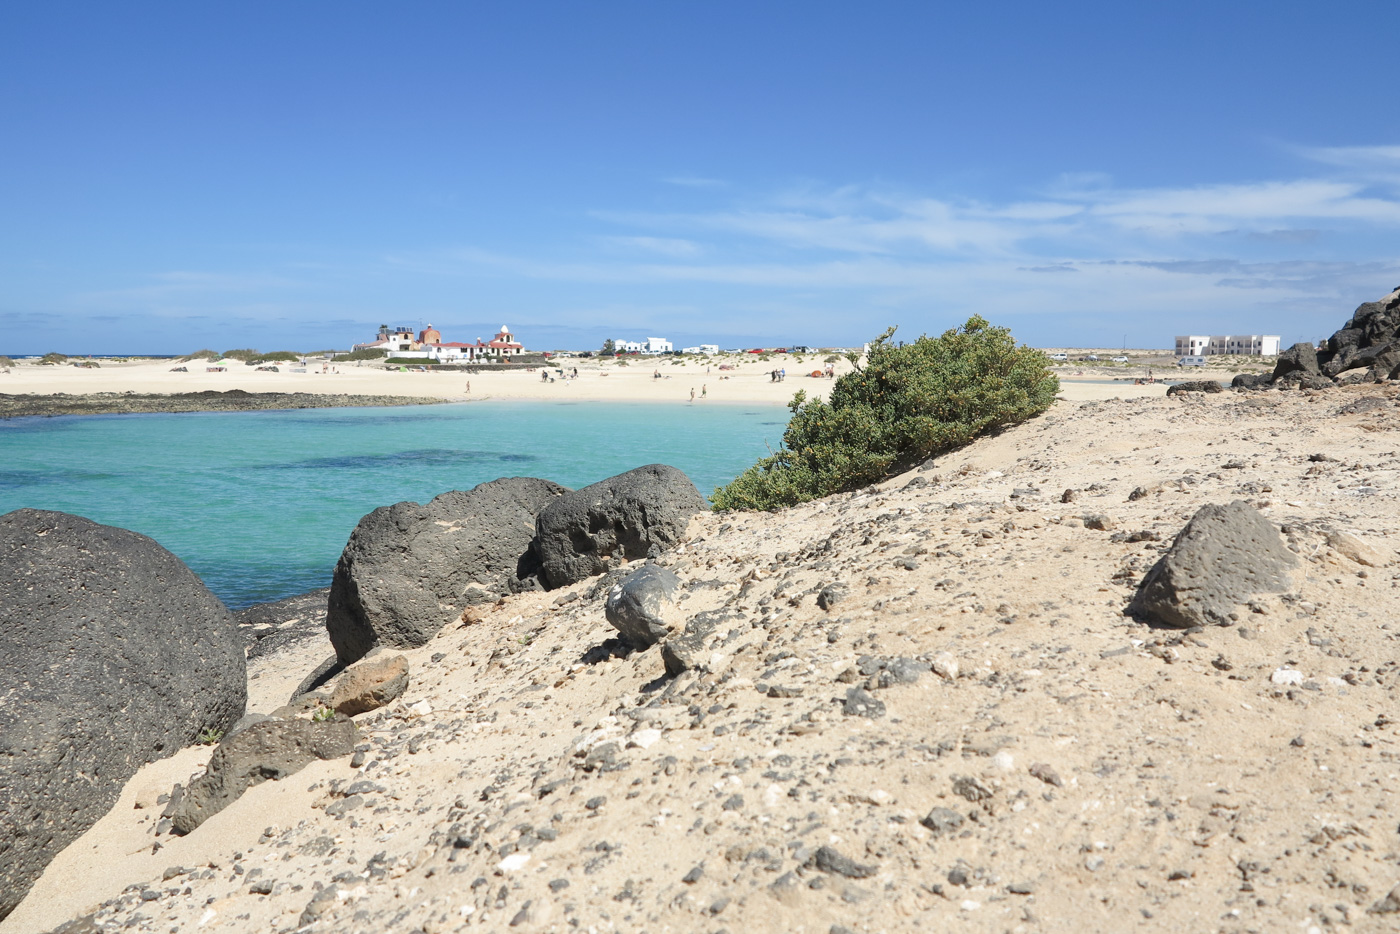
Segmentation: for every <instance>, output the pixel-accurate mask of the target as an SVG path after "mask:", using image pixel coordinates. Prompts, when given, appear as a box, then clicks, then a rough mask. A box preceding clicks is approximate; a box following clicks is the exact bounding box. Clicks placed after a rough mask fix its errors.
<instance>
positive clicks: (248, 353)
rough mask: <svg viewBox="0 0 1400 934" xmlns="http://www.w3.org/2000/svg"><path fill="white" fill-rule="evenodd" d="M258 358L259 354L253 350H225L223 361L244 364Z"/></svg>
mask: <svg viewBox="0 0 1400 934" xmlns="http://www.w3.org/2000/svg"><path fill="white" fill-rule="evenodd" d="M257 358H258V352H257V351H256V350H251V349H245V350H225V351H224V356H223V359H225V360H241V361H243V362H244V363H247V362H248V361H250V360H256V359H257Z"/></svg>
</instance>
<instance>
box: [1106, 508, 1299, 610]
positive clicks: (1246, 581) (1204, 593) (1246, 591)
mask: <svg viewBox="0 0 1400 934" xmlns="http://www.w3.org/2000/svg"><path fill="white" fill-rule="evenodd" d="M1300 566H1301V562H1300V561H1299V560H1298V556H1297V555H1295V554H1293V552H1291V551H1289V550H1288V546H1287V545H1286V544H1285V543H1284V541H1283V536H1282V535H1280V534H1279V531H1278V529H1277V528H1275V527H1274V525H1273V523H1271V522H1270V521H1269V520H1268V519H1265V518H1264V517H1263V516H1262V515H1261V514H1260V513H1259V511H1258V510H1257V509H1255V508H1254V507H1253V506H1251V505H1249V504H1248V503H1245V502H1243V501H1241V500H1236V501H1235V502H1233V503H1230V504H1228V505H1225V506H1219V505H1209V506H1202V507H1201V508H1200V509H1199V510H1197V512H1196V514H1195V515H1194V516H1192V517H1191V521H1190V522H1188V523H1186V526H1185V528H1183V529H1182V530H1181V532H1180V533H1178V534H1177V536H1176V540H1175V541H1174V542H1172V546H1171V548H1170V549H1168V551H1167V553H1166V554H1165V555H1163V556H1162V558H1161V560H1160V561H1158V562H1157V563H1156V564H1155V565H1153V566H1152V569H1151V570H1149V571H1148V572H1147V576H1146V577H1144V578H1143V580H1142V584H1141V585H1140V586H1139V587H1138V591H1137V594H1136V596H1135V597H1134V598H1133V601H1132V603H1131V604H1130V605H1129V607H1128V612H1129V613H1131V614H1132V615H1134V616H1139V617H1145V618H1147V619H1150V620H1154V621H1156V622H1159V623H1163V624H1165V625H1167V626H1175V627H1178V628H1182V629H1188V628H1190V627H1192V626H1212V625H1219V626H1229V625H1231V624H1232V623H1234V622H1235V621H1236V618H1237V616H1238V613H1237V612H1236V611H1237V609H1238V608H1239V607H1240V606H1241V605H1243V604H1246V603H1248V602H1249V601H1250V600H1251V599H1253V598H1254V597H1255V596H1257V595H1261V594H1272V593H1283V592H1285V591H1287V590H1288V589H1289V588H1290V587H1291V586H1292V585H1293V584H1294V583H1295V582H1296V580H1295V572H1296V571H1297V570H1298V569H1299V567H1300Z"/></svg>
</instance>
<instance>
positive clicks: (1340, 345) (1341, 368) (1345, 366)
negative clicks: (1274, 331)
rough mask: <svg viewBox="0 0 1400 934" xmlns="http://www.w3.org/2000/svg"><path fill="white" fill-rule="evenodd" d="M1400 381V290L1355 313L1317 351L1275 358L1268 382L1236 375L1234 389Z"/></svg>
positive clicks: (1296, 348) (1302, 346)
mask: <svg viewBox="0 0 1400 934" xmlns="http://www.w3.org/2000/svg"><path fill="white" fill-rule="evenodd" d="M1383 379H1400V288H1397V289H1396V290H1395V291H1393V292H1391V293H1390V294H1389V295H1387V296H1385V297H1384V298H1382V299H1381V300H1380V301H1375V302H1366V303H1365V304H1363V305H1361V306H1360V307H1358V308H1357V309H1356V311H1355V312H1354V313H1353V314H1352V316H1351V320H1350V321H1348V322H1347V323H1346V326H1345V327H1343V328H1342V329H1341V330H1339V331H1337V332H1336V333H1334V334H1333V335H1332V336H1331V337H1330V338H1328V339H1327V340H1326V341H1324V342H1323V343H1322V345H1321V346H1319V347H1314V346H1313V345H1312V344H1311V343H1308V342H1303V343H1298V344H1294V345H1293V346H1292V347H1290V348H1288V349H1287V350H1285V351H1284V352H1283V353H1281V354H1279V357H1278V362H1277V363H1276V364H1274V371H1273V373H1271V374H1269V375H1268V376H1259V375H1253V374H1241V375H1239V376H1236V377H1235V379H1234V381H1233V382H1231V384H1230V385H1231V386H1233V387H1235V388H1237V389H1268V388H1301V389H1322V388H1326V387H1329V386H1335V385H1338V384H1342V385H1347V384H1351V383H1359V382H1371V383H1373V382H1377V381H1378V380H1383Z"/></svg>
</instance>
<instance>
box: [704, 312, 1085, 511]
mask: <svg viewBox="0 0 1400 934" xmlns="http://www.w3.org/2000/svg"><path fill="white" fill-rule="evenodd" d="M893 334H894V328H890V329H889V330H888V331H886V332H885V333H884V334H882V335H881V336H880V337H879V338H877V339H876V340H875V341H873V342H872V343H871V345H870V355H869V357H868V359H867V361H866V364H865V366H864V368H859V367H858V368H857V369H856V371H855V372H853V373H848V374H846V375H845V376H842V377H841V378H839V379H838V380H836V382H835V384H834V385H833V386H832V387H831V400H830V401H829V402H823V401H822V400H820V399H808V398H807V396H806V393H804V392H800V391H799V392H798V393H797V395H796V396H794V397H793V400H792V402H791V403H790V404H789V405H788V408H789V409H791V410H792V419H791V420H790V421H789V422H788V426H787V430H786V431H785V432H784V433H783V446H782V447H781V448H779V449H778V451H777V453H775V454H773V455H772V456H771V457H766V458H763V459H762V460H760V461H759V462H758V463H757V464H755V465H754V466H752V467H750V468H749V469H748V470H746V471H744V473H742V474H740V475H739V476H738V477H737V478H736V479H735V480H734V482H732V483H730V484H729V485H728V486H723V487H720V488H719V489H717V490H715V492H714V495H713V496H712V497H711V500H712V501H713V502H714V504H715V507H716V508H717V509H777V508H779V507H782V506H791V505H794V504H796V503H802V502H806V501H808V500H812V499H816V498H818V497H821V496H828V495H830V494H832V493H839V492H842V491H845V490H851V489H855V488H857V487H861V486H865V485H868V484H871V483H875V482H878V481H880V480H882V479H884V478H885V477H888V476H889V475H890V474H892V473H897V472H899V471H901V470H906V469H908V468H909V467H912V466H913V465H915V464H917V463H919V462H920V461H922V460H925V459H927V458H929V457H932V456H934V455H936V454H941V453H944V452H946V451H950V450H952V449H954V448H958V447H962V446H963V445H965V444H967V443H969V442H970V441H972V440H973V439H974V438H976V437H977V436H979V435H981V434H984V433H986V432H988V431H995V430H998V429H1001V428H1005V427H1007V426H1010V425H1014V424H1017V423H1018V422H1022V421H1025V420H1026V419H1028V418H1030V417H1032V416H1035V415H1039V414H1040V413H1041V412H1044V411H1045V410H1046V409H1047V408H1049V407H1050V404H1051V403H1052V402H1053V401H1054V399H1055V394H1056V393H1058V392H1059V390H1060V381H1059V379H1057V378H1056V377H1055V376H1054V375H1053V374H1052V373H1050V371H1049V369H1048V366H1049V363H1050V361H1049V358H1048V357H1046V356H1045V354H1043V353H1041V352H1040V351H1038V350H1035V349H1033V348H1030V347H1025V346H1019V347H1018V346H1017V345H1016V342H1015V340H1014V339H1013V338H1012V337H1011V332H1010V330H1008V329H1007V328H998V327H992V326H991V325H990V324H988V323H987V322H986V321H985V320H984V319H982V318H980V317H973V318H970V319H968V321H967V323H966V324H964V325H963V326H962V327H960V328H955V329H953V330H949V331H945V332H944V333H943V334H942V335H941V336H939V337H936V338H933V337H928V336H926V335H925V336H923V337H920V338H919V339H918V340H916V341H914V342H912V343H910V344H905V345H904V346H902V347H901V346H896V345H893V344H891V343H889V339H890V337H891V335H893ZM847 359H849V360H850V361H851V363H852V364H858V361H859V356H858V355H857V354H855V353H850V354H848V355H847Z"/></svg>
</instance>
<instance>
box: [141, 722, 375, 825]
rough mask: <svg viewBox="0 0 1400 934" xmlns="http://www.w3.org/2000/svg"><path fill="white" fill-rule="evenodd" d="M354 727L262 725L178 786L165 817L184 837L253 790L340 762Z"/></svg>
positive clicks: (227, 744) (351, 745) (227, 743)
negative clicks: (317, 764)
mask: <svg viewBox="0 0 1400 934" xmlns="http://www.w3.org/2000/svg"><path fill="white" fill-rule="evenodd" d="M356 735H357V734H356V730H355V723H354V721H352V720H351V719H349V718H348V717H345V716H337V717H336V718H335V719H333V720H321V721H318V722H312V721H310V720H263V721H262V722H260V723H254V724H253V725H252V726H250V727H248V728H247V729H244V730H240V731H239V732H238V733H236V734H234V735H233V736H231V737H229V738H228V739H226V740H224V741H223V742H222V743H220V744H219V747H218V748H217V749H215V750H214V754H213V755H212V756H211V757H210V758H209V766H208V768H207V770H206V771H205V773H204V774H203V775H201V776H200V777H199V778H197V779H195V780H194V781H192V782H190V786H189V787H188V788H180V786H178V785H177V786H176V791H175V792H174V793H172V794H171V796H170V804H169V805H168V806H167V807H166V809H165V816H166V817H168V818H170V820H171V824H172V826H171V829H172V830H173V831H174V832H175V833H177V834H187V833H189V832H190V831H192V830H194V829H195V828H196V827H198V826H199V825H200V824H202V823H204V822H205V821H206V820H208V819H209V818H211V817H213V816H214V815H215V814H217V813H219V812H220V811H222V810H223V809H224V808H226V807H228V806H229V805H230V804H232V803H233V802H234V801H237V800H238V798H239V797H240V796H241V795H242V794H243V792H245V791H247V790H248V789H249V788H251V787H252V786H254V785H256V784H258V783H259V782H264V781H266V780H268V779H273V780H274V781H275V780H278V779H283V778H286V777H287V776H288V775H291V774H293V773H295V772H298V771H300V770H301V769H303V768H305V767H306V766H307V765H309V764H310V763H312V762H314V761H315V760H317V759H338V758H340V757H341V756H348V755H350V753H351V752H353V751H354V749H355V739H356Z"/></svg>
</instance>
